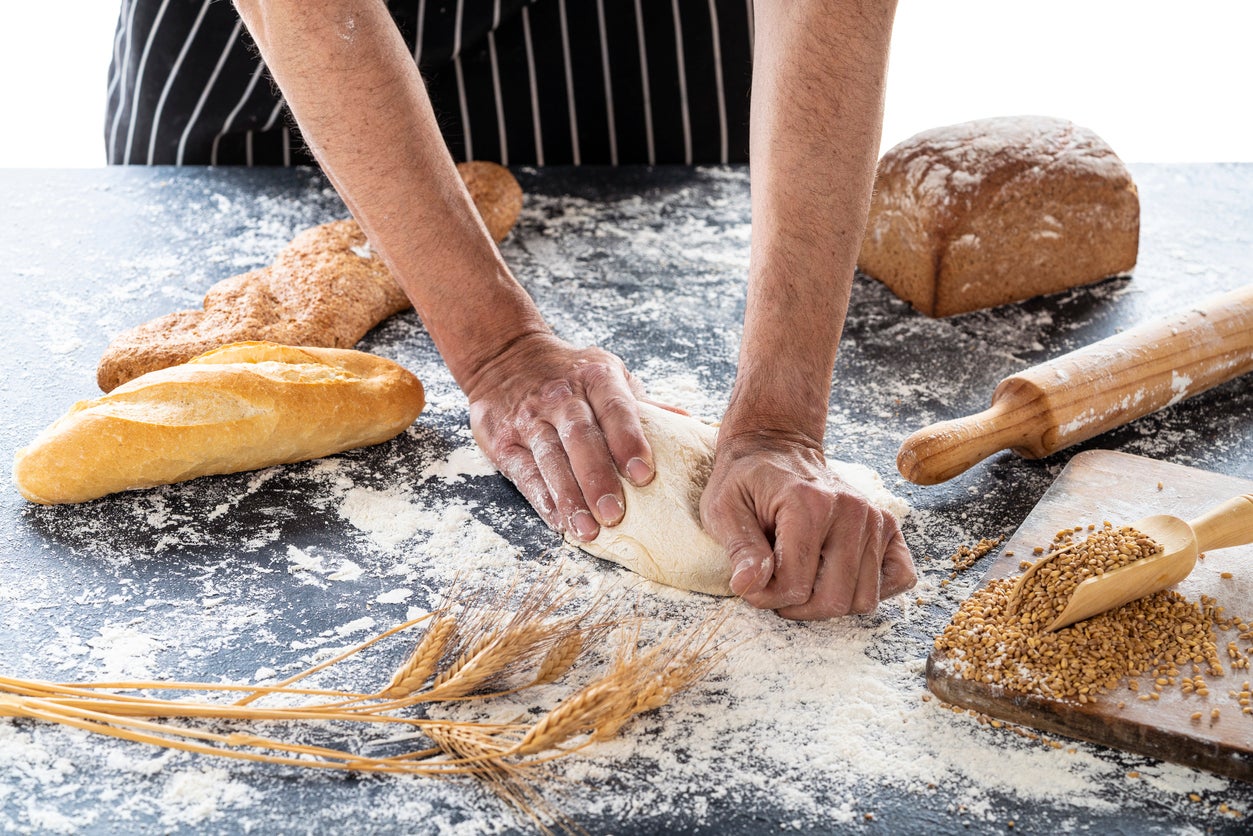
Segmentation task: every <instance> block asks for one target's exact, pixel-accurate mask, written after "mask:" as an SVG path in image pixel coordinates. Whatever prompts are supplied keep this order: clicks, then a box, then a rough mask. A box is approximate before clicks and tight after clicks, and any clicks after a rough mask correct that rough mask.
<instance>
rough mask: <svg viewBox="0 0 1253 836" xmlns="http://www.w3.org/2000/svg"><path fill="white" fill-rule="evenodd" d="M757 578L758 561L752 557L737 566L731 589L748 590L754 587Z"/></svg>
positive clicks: (732, 577)
mask: <svg viewBox="0 0 1253 836" xmlns="http://www.w3.org/2000/svg"><path fill="white" fill-rule="evenodd" d="M756 578H757V561H756V560H754V559H753V558H751V557H745V558H743V559H741V560H740V561H739V562H738V563H736V564H735V569H734V570H732V572H731V587H732V588H733V589H746V588H748V587H749V586H751V585H752V582H753V581H754V580H756Z"/></svg>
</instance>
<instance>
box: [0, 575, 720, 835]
mask: <svg viewBox="0 0 1253 836" xmlns="http://www.w3.org/2000/svg"><path fill="white" fill-rule="evenodd" d="M455 600H456V604H455V605H449V606H447V607H444V608H442V609H438V610H436V611H435V612H432V613H429V614H427V615H424V616H421V617H419V618H416V619H411V620H409V621H406V622H405V623H403V624H400V625H397V626H396V627H393V628H391V629H389V630H386V631H384V632H382V633H380V634H378V635H377V636H374V637H372V638H370V639H368V640H367V641H365V642H363V643H361V644H359V645H357V646H356V647H354V648H351V649H349V650H348V651H345V652H344V653H341V654H339V655H337V656H335V657H334V658H333V659H330V660H328V661H326V662H322V663H319V664H318V665H315V666H313V667H311V668H309V669H307V670H305V671H302V672H300V673H298V674H296V675H294V676H292V677H289V678H287V679H286V680H284V681H283V682H281V683H279V684H277V685H265V686H262V685H230V684H221V683H196V682H168V681H166V682H109V683H102V682H97V683H60V684H57V683H47V682H37V681H30V680H22V679H17V678H12V677H0V717H26V718H31V719H36V720H42V721H47V722H52V723H59V724H62V725H66V726H72V727H75V728H80V729H85V730H87V731H91V732H94V733H98V734H103V735H109V736H112V737H117V738H121V739H125V740H130V741H135V742H140V743H145V744H149V745H154V746H162V747H167V748H173V749H180V750H183V751H188V752H194V753H197V754H203V755H212V756H218V757H226V758H234V759H241V760H247V761H254V762H264V763H270V764H280V765H284V766H294V767H305V768H316V769H339V770H349V771H355V772H379V773H402V774H415V775H428V776H440V775H444V776H447V775H471V776H474V777H476V778H478V779H480V780H483V781H484V782H485V783H486V784H487V785H488V786H489V787H490V788H491V789H492V790H493V791H494V792H496V793H497V794H498V795H500V796H501V797H502V798H504V799H505V800H507V801H508V802H509V803H511V804H513V805H514V806H515V807H516V808H517V809H519V810H521V811H522V812H524V813H525V814H526V815H527V816H528V817H530V818H531V820H532V821H533V822H535V823H536V824H537V825H538V826H539V827H540V829H541V830H545V831H547V830H548V826H547V824H546V822H562V823H563V825H567V824H568V825H570V826H571V827H573V825H572V823H569V822H568V821H566V820H563V819H562V817H560V816H559V814H557V813H555V812H554V811H552V810H550V809H549V808H548V805H547V804H546V802H545V801H544V798H543V796H542V795H540V794H539V793H538V791H537V790H536V789H535V787H534V786H533V783H531V782H533V781H534V780H535V774H534V772H535V769H536V768H537V767H539V766H540V765H541V764H544V763H546V762H548V761H550V760H552V759H553V758H554V757H560V756H563V755H567V754H569V753H571V752H574V751H577V749H579V748H581V747H582V746H586V745H588V744H589V743H592V742H594V741H596V740H601V739H604V738H606V737H608V736H610V735H612V734H615V733H617V732H618V731H619V730H620V729H621V728H622V727H623V726H624V725H625V724H626V723H627V722H628V721H629V720H630V719H631V718H632V717H634V716H636V715H637V714H640V713H642V712H645V711H651V710H653V709H655V708H658V707H660V706H662V705H664V704H665V703H666V702H668V701H669V700H670V699H671V698H672V697H673V696H674V695H675V694H677V693H678V692H680V691H682V690H683V689H685V688H688V687H690V686H691V685H692V684H694V683H695V682H696V681H698V680H699V679H700V678H701V677H703V676H705V675H706V674H708V673H709V671H710V669H711V668H712V667H713V666H714V664H715V663H716V662H717V661H718V660H719V659H720V658H721V657H722V656H723V655H725V653H724V651H722V650H719V649H718V647H719V646H718V645H717V644H716V643H715V641H714V636H715V633H717V632H718V630H719V629H720V628H721V626H722V621H723V620H724V616H718V617H715V618H712V619H708V620H707V621H705V622H703V623H701V624H699V625H697V626H696V627H695V628H693V629H690V630H688V631H686V632H685V633H681V634H678V635H671V636H669V637H666V638H665V639H664V640H662V641H661V642H660V643H657V644H655V645H653V646H652V647H644V646H643V645H644V643H643V642H642V641H641V635H642V622H641V621H640V619H638V618H632V617H629V616H628V615H625V614H624V613H626V612H628V611H629V608H628V607H626V606H625V605H624V604H623V602H622V601H620V600H611V599H607V598H605V597H603V596H602V597H598V598H596V599H595V600H594V601H593V602H592V603H591V604H588V605H586V606H583V607H581V608H577V611H576V612H573V613H569V612H568V611H569V610H570V609H572V608H573V598H572V593H571V591H570V590H564V591H563V590H560V589H559V588H558V584H557V574H556V573H553V574H552V575H550V576H549V577H548V578H546V579H543V580H541V581H539V582H537V583H534V584H532V585H531V586H529V587H527V588H525V589H520V587H519V585H518V581H517V580H516V579H515V581H514V582H513V583H512V584H510V586H509V587H508V589H507V590H506V591H505V592H504V593H503V594H502V595H498V596H488V595H485V594H482V593H478V594H471V595H463V594H461V593H460V592H459V591H458V594H457V596H456V599H455ZM454 609H455V610H456V612H455V614H454V612H453V611H454ZM563 613H564V614H563ZM431 619H434V620H433V621H431ZM427 621H430V624H429V627H428V628H427V630H426V633H425V634H424V635H423V637H422V638H421V639H420V640H419V641H418V642H417V643H416V645H415V646H414V649H413V651H412V652H411V653H410V654H409V656H408V657H407V658H406V659H405V661H404V662H403V663H402V664H401V665H400V666H399V667H398V668H397V669H396V670H395V671H394V672H393V675H392V677H391V679H390V681H389V682H388V684H387V685H386V686H385V687H383V688H382V689H381V690H379V691H377V692H375V693H372V694H361V693H354V692H350V691H344V690H337V689H333V688H311V687H305V686H297V685H296V683H299V682H301V681H302V680H304V679H307V678H308V677H310V676H312V675H314V674H316V673H318V672H320V671H324V670H327V669H329V668H332V667H333V666H334V665H336V664H337V663H339V662H342V661H344V660H346V659H349V658H351V657H353V656H355V655H356V654H358V653H361V652H363V651H365V650H367V649H369V648H372V647H374V646H375V645H376V644H377V643H379V642H380V641H382V640H384V639H386V638H388V637H391V636H395V635H397V634H399V633H401V632H403V631H405V630H409V629H411V628H413V627H415V626H417V625H419V624H422V623H424V622H427ZM613 630H618V631H619V640H618V644H617V646H616V649H615V651H614V652H613V654H612V655H611V658H610V661H609V663H608V665H607V669H606V671H605V673H604V674H603V675H602V676H600V677H597V678H594V679H592V680H591V681H589V682H587V683H585V684H584V685H583V686H582V687H581V688H579V689H577V690H576V691H575V692H574V693H573V694H572V695H571V696H569V697H568V698H567V699H566V700H564V701H562V702H561V703H559V704H558V705H557V706H556V707H554V708H553V709H552V710H550V711H549V712H547V713H546V714H544V715H543V716H542V717H541V718H540V719H539V720H538V721H536V722H535V723H533V724H530V725H525V724H519V723H504V724H502V723H482V722H462V721H450V720H432V719H428V718H426V717H422V716H418V717H413V716H404V715H402V714H399V713H397V712H399V711H402V710H406V709H408V710H412V709H414V708H416V707H419V706H420V704H422V703H429V702H435V701H439V700H462V699H486V698H489V697H492V696H498V695H502V694H509V693H513V692H515V691H518V690H522V689H523V688H528V687H531V686H534V685H543V684H547V683H551V682H554V681H555V680H557V679H558V678H560V677H562V676H563V675H565V674H566V673H567V672H568V671H569V670H570V669H571V668H572V667H573V666H574V665H575V664H576V663H577V662H578V661H579V660H580V659H581V658H582V657H583V656H584V655H586V654H588V653H589V652H591V651H592V650H593V649H595V648H597V647H599V646H601V645H603V644H604V641H605V639H606V638H607V636H608V634H609V633H610V632H611V631H613ZM522 672H526V673H527V678H526V679H525V680H522V681H523V684H521V685H518V686H516V687H514V688H513V689H512V690H500V691H496V692H493V693H484V689H486V688H487V686H489V685H492V684H494V683H505V682H507V681H508V680H509V679H510V678H511V677H513V676H515V675H517V674H519V673H522ZM428 682H429V683H430V685H429V687H426V688H425V690H423V686H425V685H426V684H427V683H428ZM169 690H178V691H184V692H190V693H201V694H204V695H205V696H206V698H205V699H191V698H186V697H184V698H181V699H161V698H157V697H153V696H148V695H145V692H160V691H169ZM119 691H131V692H139V693H118V692H119ZM211 694H230V695H231V697H228V699H230V698H234V701H233V702H215V701H212V700H210V699H208V696H209V695H211ZM240 694H242V696H237V695H240ZM272 697H273V698H278V697H281V698H283V700H285V701H287V702H290V701H294V700H304V702H301V703H299V704H295V705H291V704H280V705H268V704H267V705H263V704H259V703H258V701H260V700H264V699H268V698H272ZM154 718H164V719H154ZM189 719H198V720H205V719H216V720H229V721H234V722H249V721H252V722H256V721H266V722H268V723H275V722H278V723H286V724H289V725H291V724H304V723H313V722H317V723H325V722H327V721H332V722H336V723H364V724H368V725H373V726H376V727H379V728H386V727H388V726H391V727H393V728H395V727H399V728H404V729H408V730H409V731H407V732H406V734H405V735H404V736H403V737H401V738H396V739H395V740H392V741H386V742H395V741H396V740H401V739H408V738H409V737H412V736H414V735H415V733H416V734H417V735H418V736H421V737H424V738H427V739H429V740H430V741H431V742H432V743H434V746H428V747H426V748H420V749H414V750H411V751H406V752H402V753H400V754H395V755H388V756H386V757H370V756H367V755H363V754H360V753H356V752H350V751H344V750H341V749H337V748H334V747H329V746H313V745H308V744H298V743H291V742H287V741H284V740H279V739H274V738H269V737H265V736H262V735H258V734H253V733H251V732H248V731H234V732H230V733H225V734H223V733H219V732H216V731H212V730H209V729H205V728H197V727H194V726H188V725H185V724H179V723H176V722H171V721H173V720H189ZM580 736H584V737H585V739H583V740H582V741H581V742H578V743H574V741H576V739H577V738H579V737H580ZM546 752H547V753H548V754H542V753H546Z"/></svg>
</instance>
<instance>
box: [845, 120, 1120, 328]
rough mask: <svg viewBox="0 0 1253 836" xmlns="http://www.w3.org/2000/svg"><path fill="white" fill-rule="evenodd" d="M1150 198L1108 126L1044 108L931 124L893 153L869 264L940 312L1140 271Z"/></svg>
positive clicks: (921, 305) (880, 178)
mask: <svg viewBox="0 0 1253 836" xmlns="http://www.w3.org/2000/svg"><path fill="white" fill-rule="evenodd" d="M1139 237H1140V201H1139V197H1138V194H1137V191H1136V186H1135V183H1134V182H1133V181H1132V179H1131V174H1130V172H1128V170H1127V167H1126V166H1125V165H1123V163H1122V161H1121V160H1120V159H1119V158H1118V156H1117V155H1116V154H1115V153H1114V151H1113V149H1112V148H1110V147H1109V145H1107V144H1106V143H1105V141H1104V140H1102V139H1101V138H1100V137H1099V136H1097V135H1096V134H1095V133H1093V132H1092V131H1091V130H1089V129H1087V128H1083V127H1080V126H1078V125H1075V124H1074V123H1072V122H1067V121H1065V120H1062V119H1054V118H1050V117H1043V116H1022V117H999V118H995V119H981V120H977V121H974V122H965V123H962V124H959V125H950V126H947V127H943V128H935V129H933V130H929V131H924V132H923V133H920V134H918V135H916V136H914V137H912V138H910V139H908V140H906V141H905V142H902V143H901V144H899V145H897V146H896V147H894V148H892V149H891V150H889V151H888V152H887V153H886V154H884V155H883V158H882V159H881V160H880V161H879V166H878V170H877V173H876V176H875V187H874V195H873V198H872V200H871V206H870V217H869V221H868V223H867V225H866V235H865V238H864V240H863V242H862V246H861V253H860V255H859V256H858V259H857V266H858V267H859V268H860V269H861V270H862V271H863V272H865V273H867V274H869V275H870V276H873V277H874V278H876V279H878V280H879V281H881V282H883V283H884V284H885V285H887V286H888V288H890V289H891V290H892V292H893V293H895V294H896V295H897V296H899V297H900V298H902V299H904V300H905V301H907V302H909V303H910V304H911V305H913V306H914V307H915V308H917V309H918V310H919V311H921V312H922V313H924V314H927V315H928V316H949V315H951V314H957V313H964V312H966V311H973V310H977V309H979V308H986V307H992V306H994V305H1002V304H1006V303H1009V302H1016V301H1020V300H1023V299H1028V298H1030V297H1032V296H1037V295H1041V294H1046V293H1055V292H1057V291H1060V290H1065V289H1066V288H1070V287H1076V286H1078V285H1082V284H1087V283H1090V282H1094V281H1098V280H1100V279H1103V278H1106V277H1109V276H1114V275H1119V274H1123V273H1127V272H1129V271H1130V270H1131V269H1132V268H1133V267H1134V266H1135V263H1136V255H1137V250H1138V246H1139Z"/></svg>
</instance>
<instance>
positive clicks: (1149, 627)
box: [935, 522, 1249, 713]
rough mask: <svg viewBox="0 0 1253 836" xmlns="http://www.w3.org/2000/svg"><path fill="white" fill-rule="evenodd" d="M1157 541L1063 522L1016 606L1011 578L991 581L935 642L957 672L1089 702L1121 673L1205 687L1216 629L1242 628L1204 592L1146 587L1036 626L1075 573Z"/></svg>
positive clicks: (1129, 531)
mask: <svg viewBox="0 0 1253 836" xmlns="http://www.w3.org/2000/svg"><path fill="white" fill-rule="evenodd" d="M1084 533H1086V535H1087V536H1086V537H1083V538H1082V539H1079V538H1078V537H1077V535H1080V534H1084ZM1159 548H1160V547H1159V546H1158V545H1157V544H1156V543H1155V542H1153V541H1152V540H1151V539H1149V538H1147V537H1145V536H1144V535H1143V534H1142V533H1141V532H1139V531H1136V530H1135V529H1133V528H1129V527H1122V528H1115V527H1114V526H1113V525H1112V524H1111V523H1109V522H1106V523H1105V524H1104V525H1103V527H1102V528H1100V529H1099V530H1097V527H1096V526H1095V525H1092V526H1089V527H1088V529H1087V532H1085V531H1084V529H1083V528H1081V527H1076V528H1074V529H1063V530H1062V531H1060V532H1058V534H1057V536H1056V537H1055V538H1054V540H1053V543H1052V546H1051V548H1050V549H1049V552H1050V553H1052V552H1059V551H1060V552H1061V553H1060V554H1057V555H1056V556H1054V557H1052V558H1051V559H1050V561H1049V563H1048V564H1047V565H1046V566H1044V567H1043V568H1041V569H1040V570H1039V571H1037V572H1036V574H1035V575H1033V576H1032V577H1031V578H1028V580H1027V582H1026V583H1025V584H1024V586H1023V590H1022V596H1021V599H1020V602H1019V606H1018V607H1017V608H1016V611H1015V610H1013V609H1012V608H1011V606H1010V592H1011V590H1012V589H1013V588H1014V584H1015V582H1016V580H1017V579H1016V578H1003V579H998V580H994V581H992V582H990V583H989V584H988V585H987V586H985V587H984V588H982V589H980V590H978V591H977V592H975V593H974V594H973V595H972V596H971V597H970V598H969V599H967V600H966V601H965V602H964V603H963V604H962V605H961V607H960V608H959V609H958V611H957V612H956V613H955V614H954V615H953V619H952V621H951V622H950V623H949V625H948V626H947V627H946V628H945V629H944V631H943V632H942V633H941V634H940V635H939V636H938V637H937V638H936V640H935V646H936V648H937V649H938V650H939V651H941V652H942V653H943V654H944V656H945V657H946V658H947V659H948V660H949V663H950V664H951V665H952V666H953V669H954V670H955V672H956V673H957V674H958V675H959V676H961V677H962V678H963V679H966V680H972V681H977V682H984V683H988V684H992V685H997V686H1000V687H1003V688H1006V689H1008V690H1012V691H1017V692H1021V693H1028V694H1039V695H1041V696H1045V697H1049V698H1054V699H1067V700H1075V701H1077V702H1080V703H1086V702H1092V701H1095V699H1096V698H1097V697H1098V696H1099V695H1101V694H1107V693H1109V692H1110V691H1111V690H1112V689H1113V688H1114V687H1115V686H1116V685H1117V684H1118V683H1119V682H1121V681H1122V680H1123V679H1125V678H1126V679H1129V680H1130V683H1131V684H1129V687H1131V689H1132V690H1138V679H1137V677H1149V678H1151V679H1152V682H1153V691H1152V692H1146V693H1144V694H1141V695H1139V696H1140V698H1141V699H1153V698H1155V696H1154V695H1155V694H1156V693H1158V692H1160V690H1161V687H1163V685H1166V684H1177V683H1178V684H1181V687H1186V688H1187V689H1190V690H1193V691H1196V692H1197V693H1201V692H1202V691H1205V692H1208V685H1207V684H1206V683H1205V679H1204V677H1205V676H1206V675H1210V676H1221V675H1223V662H1222V660H1221V659H1220V657H1219V650H1218V640H1217V637H1216V628H1218V629H1238V630H1240V631H1241V633H1242V634H1245V633H1247V632H1248V631H1247V629H1246V627H1247V625H1245V624H1244V623H1242V622H1240V621H1239V620H1238V619H1230V618H1227V617H1225V615H1224V613H1223V611H1222V608H1221V607H1217V606H1216V605H1215V602H1214V601H1213V600H1212V599H1210V598H1206V597H1204V596H1203V597H1202V598H1201V601H1200V602H1199V603H1198V602H1193V601H1189V600H1188V599H1186V598H1184V597H1183V596H1182V595H1180V594H1179V593H1177V592H1173V591H1169V590H1167V591H1162V592H1155V593H1153V594H1152V595H1149V596H1146V597H1144V598H1141V599H1139V600H1137V601H1134V602H1132V603H1130V604H1126V605H1124V606H1122V607H1119V608H1117V609H1115V610H1112V611H1110V612H1106V613H1103V614H1101V615H1099V616H1096V617H1094V618H1090V619H1088V620H1086V621H1082V622H1079V623H1078V624H1074V625H1072V626H1070V627H1065V628H1062V629H1060V630H1055V631H1053V632H1046V631H1045V630H1044V629H1043V628H1044V626H1045V625H1048V624H1049V623H1051V622H1052V620H1053V618H1054V617H1055V616H1056V615H1057V613H1059V612H1060V611H1061V609H1062V608H1063V607H1064V606H1065V603H1066V601H1067V600H1068V598H1069V595H1070V593H1071V591H1072V590H1073V589H1074V587H1075V586H1077V585H1078V584H1079V583H1080V582H1081V581H1083V580H1084V579H1085V578H1087V577H1089V576H1092V575H1096V574H1102V573H1104V572H1106V571H1110V570H1112V569H1114V568H1117V567H1118V566H1122V565H1125V564H1127V563H1129V562H1131V561H1133V560H1137V559H1140V558H1142V557H1146V556H1149V555H1151V554H1154V553H1156V552H1157V551H1158V549H1159ZM1044 551H1045V549H1043V548H1038V549H1036V552H1037V554H1040V553H1043V552H1044ZM1028 565H1029V564H1026V563H1024V564H1022V567H1021V568H1024V569H1025V568H1026V567H1027V566H1028ZM1233 645H1234V643H1228V647H1227V656H1228V657H1229V659H1230V660H1231V662H1232V666H1233V667H1234V668H1241V667H1243V666H1244V665H1246V664H1247V656H1246V655H1245V654H1244V653H1243V652H1242V651H1240V650H1239V648H1236V652H1235V653H1234V654H1233V653H1232V647H1233ZM1245 707H1248V706H1242V708H1245ZM1245 713H1249V712H1245Z"/></svg>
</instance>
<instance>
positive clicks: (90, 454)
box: [13, 342, 425, 505]
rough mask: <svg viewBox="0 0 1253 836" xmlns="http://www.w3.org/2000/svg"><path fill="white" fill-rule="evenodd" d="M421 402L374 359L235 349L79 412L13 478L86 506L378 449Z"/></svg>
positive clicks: (52, 497) (327, 351)
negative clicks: (201, 479) (130, 493)
mask: <svg viewBox="0 0 1253 836" xmlns="http://www.w3.org/2000/svg"><path fill="white" fill-rule="evenodd" d="M424 403H425V400H424V393H423V389H422V384H421V383H420V382H419V381H418V379H417V378H416V377H414V376H413V375H412V374H411V373H409V372H408V371H407V370H405V369H404V368H402V367H401V366H399V365H397V364H396V363H393V362H392V361H390V360H385V359H383V358H381V357H376V356H374V355H372V354H366V353H364V352H360V351H352V350H349V349H335V348H296V347H292V346H283V345H276V344H273V343H265V342H245V343H236V344H233V345H228V346H224V347H222V348H218V349H215V350H213V351H210V352H208V353H207V354H202V355H200V356H199V357H196V358H194V359H192V360H191V361H189V362H187V363H184V364H181V365H177V366H171V367H169V368H166V369H161V370H159V371H155V372H150V373H149V374H146V375H143V376H142V377H139V378H136V379H135V380H132V381H130V382H129V383H126V384H124V385H122V386H119V387H118V388H117V389H115V390H113V392H111V393H109V394H108V395H105V396H103V397H101V398H97V399H96V400H92V401H80V402H79V403H76V404H74V406H73V407H72V408H71V409H70V412H69V414H67V415H65V416H63V417H61V418H59V419H58V420H57V421H56V422H54V423H53V424H52V425H51V426H50V427H48V428H47V429H46V430H44V431H43V432H42V433H40V434H39V435H38V436H37V437H36V438H35V440H34V441H33V442H32V443H31V444H30V446H28V447H24V448H22V449H21V450H18V451H17V456H16V460H15V462H14V465H13V479H14V481H15V482H16V483H17V487H18V490H20V491H21V493H22V495H23V496H25V497H26V498H27V499H29V500H30V501H31V502H38V503H41V504H44V505H54V504H60V503H68V502H85V501H87V500H89V499H96V498H97V497H101V496H105V495H106V494H110V493H115V492H117V491H125V490H131V489H133V488H147V487H152V486H154V485H165V484H170V483H173V482H181V481H184V480H187V479H193V478H195V477H197V476H206V475H209V474H214V473H235V472H238V471H243V470H254V469H256V468H261V467H269V466H270V465H275V464H284V463H288V462H297V461H303V460H305V459H314V458H318V457H320V456H329V455H331V454H333V453H338V452H341V451H343V450H348V449H351V448H354V447H364V446H366V445H370V444H378V443H380V442H383V441H386V440H387V439H389V438H392V437H393V436H395V435H397V434H399V433H401V432H403V431H404V430H405V428H406V427H408V426H409V425H410V424H412V423H413V420H414V419H415V418H417V416H418V413H420V412H421V411H422V407H423V405H424Z"/></svg>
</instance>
